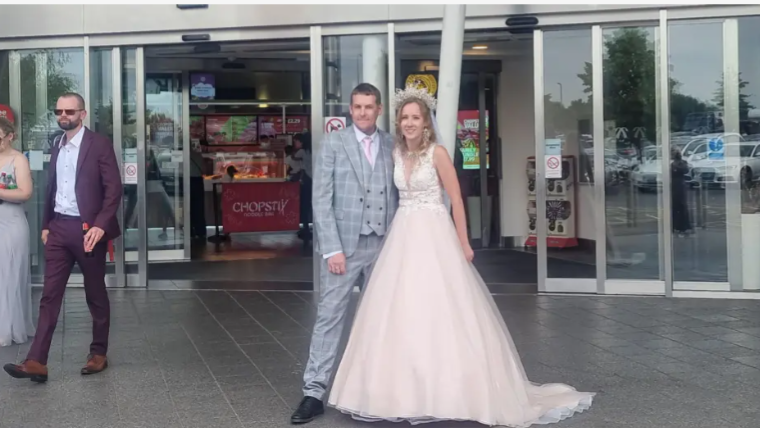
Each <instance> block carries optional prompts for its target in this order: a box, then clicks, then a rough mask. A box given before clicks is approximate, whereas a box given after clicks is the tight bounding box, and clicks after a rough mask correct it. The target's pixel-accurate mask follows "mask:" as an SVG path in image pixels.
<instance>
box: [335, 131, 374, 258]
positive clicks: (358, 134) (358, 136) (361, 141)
mask: <svg viewBox="0 0 760 428" xmlns="http://www.w3.org/2000/svg"><path fill="white" fill-rule="evenodd" d="M354 132H355V133H356V140H357V141H358V142H359V145H360V151H361V154H362V156H366V155H365V154H364V139H365V138H367V137H370V138H372V142H371V143H370V145H369V154H370V157H371V160H369V163H370V164H371V165H372V166H373V167H374V166H375V161H376V160H377V155H378V153H380V134H378V133H377V128H375V132H373V133H372V135H367V134H365V133H363V132H362V131H360V130H359V128H357V127H355V126H354ZM342 252H343V251H335V252H332V253H328V254H325V255H324V256H323V257H324V258H326V259H329V258H330V257H332V256H334V255H336V254H340V253H342Z"/></svg>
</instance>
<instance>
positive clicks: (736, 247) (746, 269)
mask: <svg viewBox="0 0 760 428" xmlns="http://www.w3.org/2000/svg"><path fill="white" fill-rule="evenodd" d="M737 21H738V26H739V28H738V32H739V87H738V88H737V89H738V90H737V92H738V100H731V101H732V102H731V104H729V105H726V110H728V109H729V108H731V109H736V108H737V103H738V109H739V123H738V128H737V127H736V123H726V134H728V135H733V134H736V133H739V134H741V136H742V138H743V139H744V140H745V143H743V145H744V146H745V147H742V150H741V151H740V153H739V159H736V158H734V159H729V161H730V162H731V164H733V165H737V166H739V168H740V174H739V179H740V184H741V190H739V191H740V192H741V198H740V200H739V198H736V197H734V198H733V200H732V203H733V204H737V203H740V204H741V209H740V210H734V211H739V213H736V214H734V215H731V214H729V220H728V221H729V227H730V229H729V233H728V235H729V239H728V245H729V248H728V252H729V254H731V256H730V257H741V258H742V263H741V266H742V270H741V271H740V272H731V273H732V274H735V275H736V277H737V281H738V280H739V279H741V280H742V284H743V289H744V290H752V291H756V290H760V266H758V263H757V261H758V260H760V240H758V236H759V235H760V186H758V180H759V179H760V148H757V147H756V142H758V141H760V87H758V83H760V62H759V61H758V58H759V56H758V53H760V48H759V47H758V40H760V17H757V16H753V17H746V18H739V19H738V20H737ZM718 87H719V88H722V85H719V86H718ZM716 90H717V89H716ZM716 95H718V94H716ZM718 101H719V100H718ZM727 101H729V100H727ZM733 139H736V137H733ZM749 147H755V148H754V151H753V153H752V154H751V155H750V156H746V153H748V152H749V151H750V149H749ZM726 154H727V155H728V156H731V155H732V154H733V155H734V156H735V154H734V153H731V151H727V152H726ZM734 192H737V190H736V189H734ZM726 200H729V195H727V196H726ZM728 208H731V206H728ZM736 217H739V218H740V220H734V219H735V218H736ZM732 266H733V264H732ZM729 271H731V270H729ZM731 276H732V277H733V275H731ZM731 281H732V282H733V281H734V279H733V278H732V279H731Z"/></svg>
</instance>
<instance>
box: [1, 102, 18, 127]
mask: <svg viewBox="0 0 760 428" xmlns="http://www.w3.org/2000/svg"><path fill="white" fill-rule="evenodd" d="M0 117H3V118H6V119H8V120H10V121H11V123H13V122H14V121H15V118H14V117H13V110H11V108H10V107H8V106H7V105H5V104H0Z"/></svg>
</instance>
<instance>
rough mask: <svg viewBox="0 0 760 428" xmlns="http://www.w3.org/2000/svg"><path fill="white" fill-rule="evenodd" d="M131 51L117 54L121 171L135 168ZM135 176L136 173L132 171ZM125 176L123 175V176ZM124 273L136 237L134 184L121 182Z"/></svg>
mask: <svg viewBox="0 0 760 428" xmlns="http://www.w3.org/2000/svg"><path fill="white" fill-rule="evenodd" d="M136 53H137V50H136V49H135V48H129V49H122V51H121V103H122V104H121V116H122V125H121V144H122V157H123V162H124V168H125V171H126V169H128V168H129V167H130V166H131V165H134V167H135V169H136V168H137V126H136V125H137V73H136V72H135V68H136V56H137V55H136ZM135 174H136V171H135ZM125 175H126V174H125ZM123 183H124V201H123V202H122V206H123V209H124V224H123V225H122V228H123V229H124V253H125V254H124V259H125V260H124V261H125V267H124V271H125V272H126V273H128V274H136V273H137V257H138V246H139V244H140V235H139V233H138V216H139V210H138V209H137V180H136V177H135V180H134V181H130V180H126V179H125V180H124V181H123Z"/></svg>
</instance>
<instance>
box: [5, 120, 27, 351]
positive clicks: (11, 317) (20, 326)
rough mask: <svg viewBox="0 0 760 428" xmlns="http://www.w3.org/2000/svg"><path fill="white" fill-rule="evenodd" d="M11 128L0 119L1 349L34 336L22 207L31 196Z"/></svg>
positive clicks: (25, 232) (25, 164) (25, 229)
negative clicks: (13, 142) (13, 143)
mask: <svg viewBox="0 0 760 428" xmlns="http://www.w3.org/2000/svg"><path fill="white" fill-rule="evenodd" d="M14 137H15V130H14V127H13V124H12V123H11V122H10V121H8V120H7V119H5V118H0V237H2V238H0V346H9V345H12V344H13V342H15V343H24V342H26V341H27V340H29V337H30V336H34V321H33V320H32V281H31V272H30V271H29V224H28V223H27V221H26V213H25V212H24V206H23V203H24V202H26V201H27V200H29V198H30V197H31V196H32V177H31V172H30V171H29V162H28V161H27V159H26V156H24V155H23V154H22V153H20V152H18V151H17V150H15V149H13V147H12V145H11V142H12V141H13V139H14Z"/></svg>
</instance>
